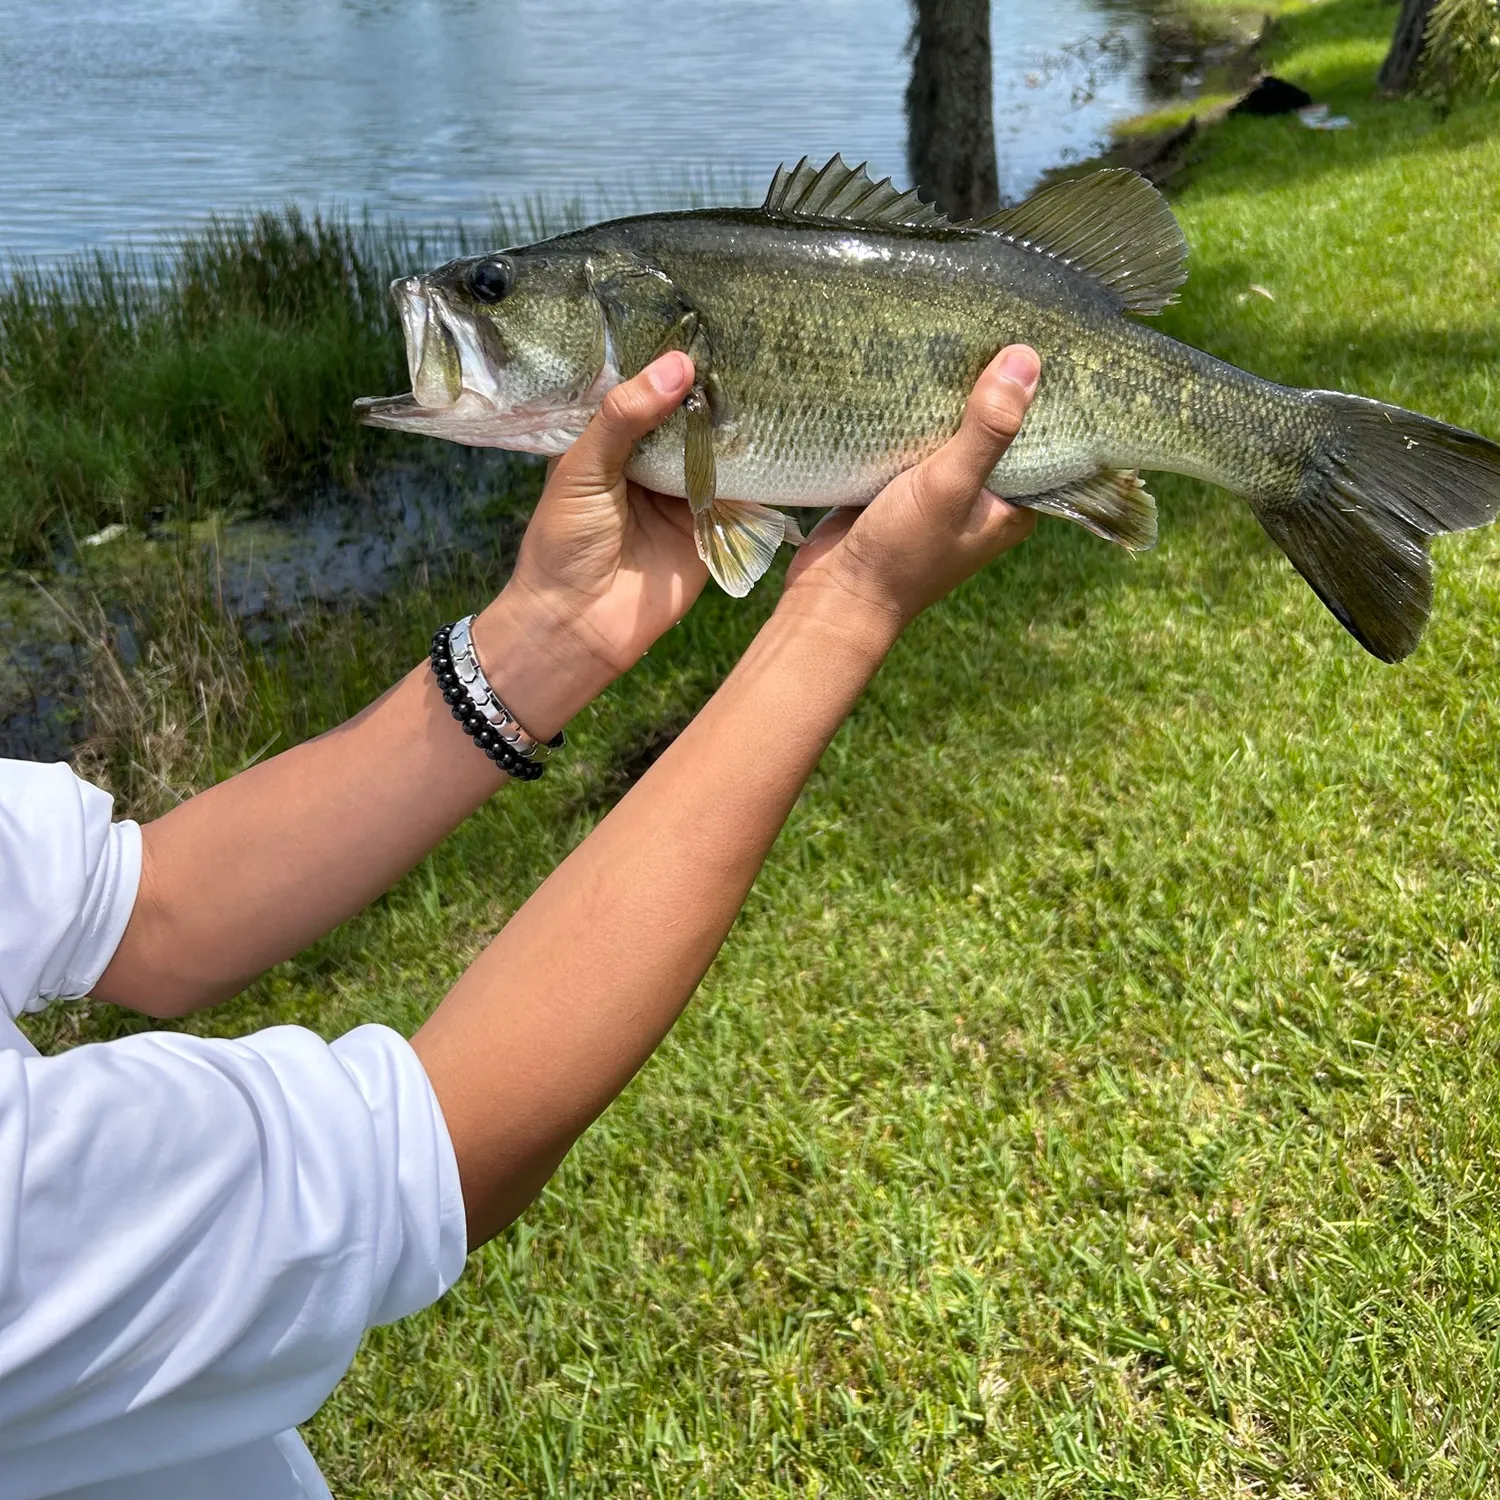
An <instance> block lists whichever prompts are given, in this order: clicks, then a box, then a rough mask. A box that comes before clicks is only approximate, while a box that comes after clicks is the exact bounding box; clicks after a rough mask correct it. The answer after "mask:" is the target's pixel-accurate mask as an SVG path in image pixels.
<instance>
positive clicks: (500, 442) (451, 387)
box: [354, 276, 617, 457]
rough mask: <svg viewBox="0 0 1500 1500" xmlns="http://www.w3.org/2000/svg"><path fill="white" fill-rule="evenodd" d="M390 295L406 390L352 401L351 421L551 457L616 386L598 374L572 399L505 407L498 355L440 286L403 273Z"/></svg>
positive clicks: (567, 444)
mask: <svg viewBox="0 0 1500 1500" xmlns="http://www.w3.org/2000/svg"><path fill="white" fill-rule="evenodd" d="M391 295H392V296H393V297H394V299H395V302H396V307H397V310H398V311H399V313H400V315H401V328H402V331H403V333H404V334H405V335H406V365H407V370H408V373H409V374H410V376H411V390H410V391H409V392H407V393H405V394H404V395H399V396H365V397H362V398H361V399H359V400H358V401H356V402H355V403H354V411H355V416H356V418H357V419H358V420H359V421H360V422H361V423H363V424H364V425H365V426H367V427H388V428H393V429H395V430H396V431H399V432H416V433H423V434H426V435H427V436H430V437H440V438H447V439H448V440H449V441H450V442H457V443H463V444H466V445H467V446H469V447H474V448H509V449H511V450H512V451H515V452H520V453H539V454H543V455H545V456H547V457H553V456H555V455H557V454H559V453H563V452H565V451H566V450H567V449H568V448H569V447H570V446H571V445H572V443H573V440H574V439H575V438H576V437H577V436H578V435H579V433H581V432H582V431H583V429H584V428H585V427H586V426H587V425H588V423H589V419H590V418H591V417H592V416H593V415H594V413H595V412H596V411H597V410H598V409H599V403H600V402H601V401H602V400H603V399H604V396H605V393H606V392H607V391H608V390H609V388H610V386H611V385H613V384H615V383H616V379H617V377H616V378H611V377H610V376H609V375H608V374H606V375H601V377H600V378H599V379H598V380H595V381H594V382H593V384H592V385H591V386H590V387H589V389H588V390H586V391H583V392H581V393H579V394H576V395H574V396H573V397H571V398H568V397H564V398H562V399H561V400H558V399H549V400H544V401H537V402H533V403H529V404H522V405H507V404H505V403H504V400H503V396H502V392H501V388H500V382H499V380H498V379H497V367H499V366H503V363H504V359H503V354H502V352H501V351H499V350H497V349H496V348H494V347H492V344H493V342H494V341H493V340H487V339H486V338H485V336H484V334H482V333H481V331H480V330H479V329H478V328H476V326H475V324H474V322H473V320H472V319H471V318H469V317H468V316H467V315H465V314H463V313H461V312H459V311H457V310H455V309H454V308H453V307H452V306H451V305H450V304H449V302H448V300H447V299H446V298H445V297H444V296H443V293H442V289H441V288H440V287H437V286H433V285H432V284H431V283H430V282H429V281H428V280H427V279H426V278H424V277H421V276H406V277H402V278H401V279H400V280H398V281H395V282H392V284H391Z"/></svg>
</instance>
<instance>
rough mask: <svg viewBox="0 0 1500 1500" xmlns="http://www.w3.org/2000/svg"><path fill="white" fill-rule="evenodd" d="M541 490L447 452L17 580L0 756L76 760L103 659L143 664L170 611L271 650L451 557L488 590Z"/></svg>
mask: <svg viewBox="0 0 1500 1500" xmlns="http://www.w3.org/2000/svg"><path fill="white" fill-rule="evenodd" d="M539 483H540V467H539V465H538V464H536V463H535V461H533V460H527V459H522V458H519V457H513V456H511V455H508V454H500V453H492V452H481V451H477V450H472V449H445V450H444V451H443V452H442V454H441V455H440V456H435V457H434V459H433V460H432V461H431V462H424V463H412V464H404V465H400V466H396V467H392V468H390V469H387V470H385V471H382V472H380V473H379V474H377V475H376V476H374V477H373V478H372V479H371V480H370V481H369V483H368V485H367V486H366V487H364V488H363V489H362V490H360V491H359V492H357V493H351V492H347V491H344V492H327V493H324V494H323V495H321V496H318V497H316V498H315V499H313V500H311V501H309V502H307V503H305V504H303V505H300V506H298V507H296V508H294V509H289V510H287V511H286V512H285V513H283V514H282V515H280V516H278V517H274V518H271V517H265V516H257V517H254V518H245V519H235V520H226V519H224V518H218V517H215V518H210V519H208V520H205V521H200V522H197V523H194V524H193V525H191V526H184V527H177V526H173V525H170V524H163V525H161V526H159V527H156V528H152V529H151V530H149V531H146V532H136V531H130V530H127V529H125V528H123V527H110V528H107V529H106V530H105V531H103V532H100V533H97V534H96V535H94V536H92V537H88V538H82V539H80V542H79V545H78V547H77V549H76V552H75V554H74V555H73V557H71V558H60V559H59V560H58V561H57V563H56V564H55V566H54V568H52V569H51V570H49V571H48V572H47V573H46V574H45V575H40V574H24V573H12V574H11V575H9V576H8V577H6V578H5V579H4V580H3V581H0V756H18V757H24V758H30V759H39V760H54V759H59V758H66V757H67V756H69V755H70V754H72V752H73V751H74V750H75V749H76V747H77V746H78V745H79V744H80V743H82V742H83V741H84V740H86V739H87V738H88V736H89V734H90V732H91V728H92V725H91V713H90V708H89V703H88V695H89V683H90V681H91V677H92V674H94V673H95V672H96V671H98V670H99V666H100V663H99V658H100V656H101V655H110V656H113V657H114V658H115V659H116V660H117V661H118V663H119V664H120V666H121V667H122V668H123V669H125V670H126V671H129V670H132V669H134V668H135V667H137V666H138V664H139V663H140V661H141V659H142V656H143V652H144V647H145V644H146V641H147V640H148V639H149V638H150V637H151V635H152V634H153V632H154V630H155V628H156V626H157V624H158V623H159V622H158V620H157V619H156V618H155V617H156V616H158V615H159V614H160V613H161V612H162V611H163V610H164V609H167V608H183V609H187V608H195V609H203V610H207V611H210V612H212V613H214V614H216V615H217V616H219V617H220V618H221V619H222V620H224V621H226V622H230V623H232V624H233V625H234V627H235V628H236V629H237V630H238V632H239V633H240V634H241V635H242V636H243V637H244V639H245V640H246V641H247V642H248V643H249V644H251V645H252V646H253V647H255V648H257V649H262V650H274V649H276V648H277V646H278V645H279V644H280V643H281V642H282V641H283V640H284V639H285V638H286V637H287V635H288V634H289V632H291V631H292V630H294V629H295V627H296V626H297V625H298V624H299V623H300V622H303V621H305V620H307V619H308V618H309V617H310V616H311V615H313V614H317V613H321V612H327V611H338V610H352V609H358V608H361V607H364V606H366V605H368V604H370V603H372V602H373V601H374V600H376V599H378V598H380V597H381V595H382V594H384V593H385V592H387V591H388V590H389V589H391V588H392V587H393V586H396V585H398V584H399V583H401V582H402V581H404V580H409V579H410V578H412V577H413V576H414V575H416V574H418V573H425V574H427V575H435V574H440V573H442V572H443V571H444V570H445V569H447V568H449V567H450V566H452V564H453V563H454V562H455V561H456V560H457V559H459V558H460V557H462V558H463V559H464V560H465V561H466V562H472V561H473V560H474V559H476V558H477V559H480V560H482V561H487V562H489V563H492V564H493V566H494V570H495V578H496V587H497V588H498V586H499V581H500V580H501V579H502V578H503V577H504V574H505V573H506V572H507V571H508V570H509V567H510V565H511V562H512V561H513V559H514V556H515V548H516V545H517V543H518V541H519V538H520V535H521V532H522V530H523V529H524V510H525V504H526V501H527V499H528V498H529V497H530V496H531V495H533V494H534V493H535V492H536V490H537V488H538V486H539ZM189 580H190V581H191V588H190V589H189V588H188V587H187V585H188V581H189ZM174 581H175V582H177V583H179V584H181V585H182V589H181V590H180V591H178V592H174V589H173V584H174ZM188 593H191V595H192V597H191V599H189V598H187V597H186V595H187V594H188Z"/></svg>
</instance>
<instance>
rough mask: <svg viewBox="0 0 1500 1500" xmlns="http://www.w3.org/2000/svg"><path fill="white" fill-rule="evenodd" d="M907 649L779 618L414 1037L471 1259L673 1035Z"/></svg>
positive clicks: (881, 634) (832, 624)
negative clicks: (446, 1141) (447, 1138)
mask: <svg viewBox="0 0 1500 1500" xmlns="http://www.w3.org/2000/svg"><path fill="white" fill-rule="evenodd" d="M894 634H895V625H894V622H893V621H890V620H889V619H882V618H879V617H865V616H861V617H860V618H859V619H858V620H857V621H856V620H855V619H854V618H853V617H852V616H851V617H845V618H837V617H831V616H830V617H828V618H817V617H812V618H808V617H803V618H800V619H797V618H793V617H791V616H790V615H789V614H788V613H787V612H786V611H785V609H783V611H779V612H778V613H777V614H776V615H775V616H773V617H772V619H771V621H770V622H769V623H768V624H767V625H766V627H765V628H764V629H763V630H762V631H761V633H760V635H759V636H758V637H757V638H756V640H755V642H754V644H753V645H752V646H751V648H750V650H749V651H748V652H747V653H746V654H745V657H744V659H743V660H742V661H741V662H740V664H739V665H738V666H737V667H736V668H735V670H734V672H733V673H732V674H731V675H730V677H729V678H728V679H727V680H726V682H725V683H724V685H723V686H722V687H721V688H720V690H719V691H718V693H717V694H715V696H714V697H713V699H712V700H711V701H710V702H709V703H708V705H707V706H706V707H705V708H704V709H703V711H702V712H701V713H700V714H699V715H698V717H697V718H696V719H695V720H694V721H693V723H692V724H691V725H690V726H689V727H688V729H687V730H686V731H685V732H684V733H683V734H682V735H681V736H680V737H679V739H678V740H677V741H676V743H675V744H674V745H673V746H672V747H671V749H670V750H668V751H667V753H666V754H665V755H664V756H663V757H662V758H661V760H660V761H658V762H657V764H656V765H655V766H653V767H652V769H651V771H650V772H649V773H648V774H647V775H646V776H645V777H644V778H643V779H642V780H641V781H640V782H639V783H638V784H637V785H636V786H635V787H634V788H633V789H632V791H631V792H630V793H629V795H628V796H626V797H625V799H624V800H623V801H622V802H621V803H620V805H619V806H618V807H616V808H615V810H614V811H613V812H612V813H611V814H610V815H609V816H608V817H607V818H606V819H605V820H604V822H603V823H602V824H601V825H600V826H599V827H598V828H597V829H596V830H595V831H594V833H593V834H592V835H591V836H590V837H589V838H588V839H587V840H586V841H585V842H584V843H583V844H582V845H580V846H579V848H578V849H576V850H575V851H574V852H573V854H572V855H571V856H570V857H569V858H568V859H567V860H566V861H565V862H564V863H563V864H562V865H561V866H560V867H559V868H558V869H557V871H556V872H555V873H554V874H553V875H552V876H551V878H550V879H548V880H547V882H546V883H545V884H544V885H543V886H542V887H541V888H540V889H539V890H538V891H537V892H536V894H535V895H534V896H533V897H532V898H531V900H530V901H528V902H527V903H526V905H525V906H523V907H522V908H521V910H520V911H519V912H518V913H517V914H516V916H515V917H514V918H513V920H512V921H511V922H510V924H509V925H508V926H507V927H506V928H505V929H504V931H503V932H502V933H501V934H500V935H499V937H497V938H496V939H495V941H494V942H493V943H492V944H491V945H490V947H489V949H488V950H487V951H486V952H485V953H484V954H483V955H482V956H481V957H480V959H479V960H478V961H477V962H476V963H475V964H474V965H473V967H472V968H471V969H470V970H469V971H468V972H467V973H466V974H465V975H464V977H463V979H462V980H460V982H459V983H458V985H457V986H456V987H455V988H454V990H453V991H452V993H451V994H450V995H449V996H448V998H447V999H446V1000H444V1002H443V1003H442V1005H441V1006H440V1007H439V1008H438V1010H437V1011H436V1012H435V1013H434V1015H433V1017H432V1018H431V1020H429V1021H428V1023H427V1024H426V1025H425V1026H424V1027H423V1028H422V1030H421V1031H420V1032H418V1034H417V1036H416V1038H415V1039H414V1046H415V1047H416V1049H417V1052H418V1055H419V1056H420V1057H421V1059H422V1061H423V1063H424V1065H425V1066H426V1068H427V1071H428V1074H429V1076H430V1077H431V1078H432V1080H433V1084H434V1087H435V1088H436V1090H437V1094H438V1098H439V1100H440V1102H441V1104H442V1107H443V1113H444V1116H445V1118H446V1119H447V1122H448V1126H449V1130H450V1133H451V1135H452V1137H453V1140H454V1143H455V1147H456V1149H457V1151H458V1159H459V1171H460V1175H461V1177H462V1179H463V1184H464V1201H465V1204H466V1206H467V1209H468V1214H469V1237H470V1243H471V1244H478V1243H481V1242H482V1241H484V1240H485V1239H487V1238H489V1236H490V1235H492V1234H494V1233H495V1232H496V1231H497V1230H499V1229H500V1228H501V1227H503V1225H504V1224H506V1223H508V1222H509V1221H510V1220H511V1219H513V1218H514V1217H515V1216H516V1215H517V1214H518V1213H519V1212H520V1211H521V1210H522V1209H523V1208H524V1207H525V1206H526V1204H527V1203H528V1202H529V1201H530V1200H531V1199H532V1198H533V1197H534V1196H535V1195H536V1193H537V1192H538V1191H539V1190H540V1188H541V1186H542V1185H543V1183H545V1182H546V1180H547V1178H548V1177H549V1176H550V1175H551V1173H552V1171H553V1170H554V1169H555V1167H556V1165H557V1163H558V1162H559V1161H560V1160H561V1159H562V1157H563V1156H564V1155H565V1154H566V1152H567V1151H568V1149H569V1147H570V1146H571V1145H572V1144H573V1142H574V1141H575V1140H576V1139H577V1138H578V1136H579V1135H580V1134H581V1133H582V1131H583V1130H584V1129H585V1128H586V1127H587V1126H588V1124H589V1123H590V1122H591V1121H592V1120H593V1119H594V1118H595V1117H596V1116H597V1115H598V1114H599V1113H600V1112H601V1111H602V1110H603V1109H604V1108H605V1107H606V1106H607V1105H608V1104H609V1102H610V1101H611V1100H612V1099H613V1098H614V1097H615V1095H616V1094H618V1093H619V1091H620V1090H621V1089H622V1088H623V1087H624V1086H625V1084H626V1083H627V1082H628V1081H629V1080H630V1078H631V1077H632V1076H633V1075H634V1073H635V1072H636V1070H637V1069H638V1068H639V1067H640V1066H641V1064H642V1063H643V1062H644V1061H645V1059H646V1058H647V1057H648V1056H649V1055H650V1053H651V1051H652V1050H653V1049H654V1048H655V1046H656V1045H657V1043H658V1042H659V1041H660V1040H661V1038H662V1037H663V1036H664V1035H665V1034H666V1032H667V1030H668V1029H669V1028H670V1027H671V1025H672V1023H673V1021H675V1020H676V1018H677V1016H678V1015H679V1014H680V1012H681V1011H682V1008H683V1006H684V1005H685V1004H686V1003H687V1000H688V998H689V997H690V996H691V994H692V992H693V990H694V989H695V988H696V987H697V985H698V982H699V980H700V979H701V978H702V977H703V974H704V972H705V970H706V969H707V968H708V966H709V964H710V963H711V962H712V960H713V957H714V954H715V953H716V952H717V951H718V948H719V945H720V944H721V943H722V942H723V940H724V937H725V934H726V933H727V932H728V931H729V928H730V926H731V925H732V924H733V922H734V919H735V916H736V914H737V913H738V911H739V909H740V906H741V905H742V903H743V902H744V899H745V896H746V894H747V893H748V891H749V889H750V886H751V883H752V882H753V881H754V879H755V876H756V874H757V872H758V871H759V869H760V867H761V864H762V862H763V861H764V859H765V857H766V853H767V851H768V850H769V849H770V847H771V844H772V843H773V841H774V840H775V838H776V835H777V833H778V832H779V830H780V828H781V826H782V824H783V823H784V821H785V820H786V817H787V815H788V813H789V812H790V810H791V808H792V805H793V804H794V803H795V801H796V799H797V796H798V794H799V793H800V791H801V790H802V787H803V785H804V784H805V782H806V780H807V777H808V775H809V774H810V773H811V771H812V769H813V767H814V766H815V765H816V764H817V762H818V759H819V757H820V756H821V755H822V753H823V751H824V749H825V748H826V747H827V745H828V742H829V741H830V740H831V739H832V737H833V735H834V733H835V732H836V731H837V729H838V727H839V725H840V724H841V723H842V722H843V720H844V718H845V717H846V715H847V714H848V712H849V710H850V708H851V707H852V706H853V704H854V702H855V701H856V699H857V698H858V697H859V695H860V693H861V692H862V691H863V690H864V688H865V686H866V684H867V683H868V682H869V680H870V678H871V677H872V676H873V675H874V672H875V670H876V668H877V667H878V665H879V663H880V661H881V660H882V658H883V657H884V655H885V652H886V651H887V650H888V649H889V647H890V644H891V642H892V640H893V639H894Z"/></svg>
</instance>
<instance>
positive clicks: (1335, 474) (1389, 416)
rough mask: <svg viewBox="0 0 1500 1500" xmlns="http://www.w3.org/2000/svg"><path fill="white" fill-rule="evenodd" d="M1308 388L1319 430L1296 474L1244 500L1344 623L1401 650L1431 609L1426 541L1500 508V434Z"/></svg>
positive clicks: (1394, 654)
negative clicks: (1496, 438) (1290, 489)
mask: <svg viewBox="0 0 1500 1500" xmlns="http://www.w3.org/2000/svg"><path fill="white" fill-rule="evenodd" d="M1305 394H1306V396H1307V397H1308V398H1309V399H1311V400H1312V402H1313V403H1314V404H1315V406H1316V407H1317V408H1318V410H1319V412H1320V414H1321V415H1322V417H1323V419H1324V420H1323V429H1324V430H1323V433H1322V436H1321V437H1320V438H1319V439H1318V441H1317V443H1316V444H1315V446H1314V448H1313V451H1312V454H1311V456H1310V457H1309V458H1308V460H1307V461H1306V463H1305V464H1304V466H1303V470H1302V476H1301V482H1300V484H1299V486H1298V488H1297V490H1296V492H1295V493H1294V494H1292V495H1290V496H1287V497H1279V496H1277V497H1260V498H1256V497H1254V496H1251V497H1249V499H1250V505H1251V508H1252V509H1253V510H1254V512H1255V515H1256V518H1257V519H1258V520H1259V521H1260V524H1261V525H1262V526H1264V527H1265V529H1266V531H1267V532H1268V533H1269V534H1270V536H1271V539H1272V540H1273V541H1274V542H1275V543H1276V545H1277V546H1278V547H1280V548H1281V550H1282V551H1283V552H1285V553H1286V555H1287V556H1288V557H1289V558H1290V559H1291V561H1292V566H1293V567H1295V568H1296V569H1297V571H1298V572H1299V573H1300V574H1301V575H1302V576H1303V577H1304V578H1305V579H1306V580H1307V582H1308V583H1309V584H1310V585H1311V586H1312V590H1313V592H1314V593H1315V594H1317V596H1318V598H1320V599H1321V600H1322V601H1323V603H1324V604H1325V605H1327V606H1328V609H1329V610H1330V612H1331V613H1332V614H1333V616H1334V618H1335V619H1336V620H1338V622H1339V623H1340V624H1341V625H1342V626H1343V627H1344V629H1345V630H1347V631H1348V632H1349V634H1350V635H1352V636H1353V637H1354V639H1355V640H1357V641H1358V642H1359V643H1360V645H1361V646H1363V647H1364V648H1365V650H1366V651H1368V652H1369V653H1370V654H1371V655H1372V656H1377V657H1379V658H1380V660H1381V661H1387V662H1396V661H1400V660H1402V658H1404V657H1406V656H1409V655H1410V654H1411V652H1412V651H1413V649H1415V647H1416V644H1417V642H1418V641H1419V640H1420V639H1421V638H1422V630H1423V627H1424V626H1425V625H1426V623H1427V616H1428V614H1429V613H1430V611H1431V609H1432V564H1431V562H1430V560H1429V558H1428V555H1427V547H1428V543H1429V542H1430V541H1431V540H1432V538H1433V537H1435V536H1442V535H1444V534H1445V533H1447V532H1452V531H1468V530H1471V529H1473V528H1474V527H1476V526H1484V525H1486V524H1488V523H1489V522H1491V521H1493V520H1494V519H1495V517H1496V515H1497V514H1500V444H1497V443H1493V442H1491V441H1490V440H1489V439H1488V438H1484V437H1480V436H1479V435H1478V434H1477V433H1473V432H1466V431H1464V429H1463V428H1461V427H1450V426H1449V425H1448V424H1447V423H1446V422H1437V421H1434V420H1433V419H1432V418H1431V417H1423V416H1418V415H1417V413H1416V412H1410V411H1404V410H1403V409H1402V408H1401V407H1399V406H1387V405H1386V404H1385V403H1384V402H1382V401H1370V400H1367V399H1365V398H1364V397H1362V396H1345V395H1342V394H1341V393H1339V392H1336V391H1308V392H1306V393H1305Z"/></svg>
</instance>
